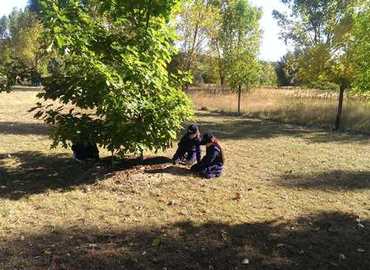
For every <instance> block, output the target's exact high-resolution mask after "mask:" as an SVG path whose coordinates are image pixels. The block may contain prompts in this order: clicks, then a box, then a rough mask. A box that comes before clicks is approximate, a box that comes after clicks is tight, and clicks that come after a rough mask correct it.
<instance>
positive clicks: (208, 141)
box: [201, 132, 216, 146]
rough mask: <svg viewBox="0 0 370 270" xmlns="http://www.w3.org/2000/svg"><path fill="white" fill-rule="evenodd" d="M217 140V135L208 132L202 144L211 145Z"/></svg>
mask: <svg viewBox="0 0 370 270" xmlns="http://www.w3.org/2000/svg"><path fill="white" fill-rule="evenodd" d="M215 140H216V138H215V136H213V134H212V133H209V132H207V133H205V134H204V135H203V137H202V141H201V144H203V145H206V146H209V145H211V144H212V143H214V142H215Z"/></svg>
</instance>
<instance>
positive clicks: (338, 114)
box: [334, 84, 345, 130]
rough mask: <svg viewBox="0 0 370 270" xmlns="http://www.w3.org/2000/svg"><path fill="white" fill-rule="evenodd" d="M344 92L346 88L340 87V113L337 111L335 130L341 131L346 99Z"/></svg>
mask: <svg viewBox="0 0 370 270" xmlns="http://www.w3.org/2000/svg"><path fill="white" fill-rule="evenodd" d="M344 90H345V86H344V85H342V84H341V85H340V90H339V91H340V92H339V99H338V111H337V118H336V120H335V127H334V130H339V128H340V124H341V119H342V111H343V97H344Z"/></svg>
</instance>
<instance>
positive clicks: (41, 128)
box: [0, 122, 49, 135]
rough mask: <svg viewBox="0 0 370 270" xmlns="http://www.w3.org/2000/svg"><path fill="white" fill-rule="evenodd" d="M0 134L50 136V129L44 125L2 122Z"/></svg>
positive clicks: (0, 123)
mask: <svg viewBox="0 0 370 270" xmlns="http://www.w3.org/2000/svg"><path fill="white" fill-rule="evenodd" d="M0 134H9V135H48V134H49V128H48V126H47V125H45V124H42V123H24V122H0Z"/></svg>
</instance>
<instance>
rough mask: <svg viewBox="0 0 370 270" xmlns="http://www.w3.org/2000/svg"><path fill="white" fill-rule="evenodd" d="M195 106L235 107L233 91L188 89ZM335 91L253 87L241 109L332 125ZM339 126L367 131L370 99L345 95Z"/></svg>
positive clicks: (283, 119)
mask: <svg viewBox="0 0 370 270" xmlns="http://www.w3.org/2000/svg"><path fill="white" fill-rule="evenodd" d="M189 93H190V95H191V97H192V99H193V102H194V104H195V106H196V108H197V109H201V108H207V109H209V110H217V111H224V112H235V111H236V110H237V96H236V94H233V93H230V92H227V93H220V92H216V94H215V91H213V90H207V91H202V90H201V89H196V90H193V91H190V92H189ZM337 99H338V95H337V93H336V92H326V91H320V90H304V89H291V90H286V89H255V90H252V91H250V92H249V93H243V96H242V112H244V113H245V114H247V115H248V116H251V117H258V118H262V119H271V120H277V121H280V122H284V123H295V124H300V125H305V126H316V127H317V126H319V127H325V128H330V127H333V125H334V122H335V117H336V112H337V105H338V101H337ZM342 129H344V130H353V131H359V132H364V133H370V101H368V100H367V101H366V100H361V99H359V98H355V97H346V98H345V101H344V108H343V122H342Z"/></svg>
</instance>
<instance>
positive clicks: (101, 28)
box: [34, 0, 192, 154]
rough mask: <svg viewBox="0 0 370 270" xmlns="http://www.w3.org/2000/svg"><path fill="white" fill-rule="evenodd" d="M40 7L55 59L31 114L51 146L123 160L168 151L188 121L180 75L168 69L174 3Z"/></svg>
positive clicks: (45, 3)
mask: <svg viewBox="0 0 370 270" xmlns="http://www.w3.org/2000/svg"><path fill="white" fill-rule="evenodd" d="M39 2H40V5H41V14H42V16H41V17H42V20H43V24H44V26H45V28H46V29H48V32H47V37H48V43H49V50H52V48H56V49H57V50H58V55H59V58H61V59H62V61H61V62H60V63H59V64H58V65H57V66H58V68H53V69H51V72H52V73H51V74H50V76H49V77H47V78H46V79H45V80H44V86H45V88H44V91H43V92H42V93H41V94H40V95H39V97H40V98H42V99H43V100H44V102H43V103H39V104H38V105H37V107H35V108H34V110H36V111H37V112H36V116H37V117H39V118H42V119H44V120H45V121H46V122H47V123H48V124H50V125H51V126H52V138H53V140H54V145H57V144H59V143H61V144H62V145H64V146H67V145H68V144H69V143H70V142H78V141H89V142H92V143H97V144H99V145H101V146H102V147H106V148H107V149H109V150H110V151H112V152H120V153H122V154H127V153H142V152H143V151H144V150H147V149H149V150H159V149H164V148H166V147H168V146H169V145H170V143H171V140H173V139H175V138H176V132H177V130H178V129H179V128H180V127H181V125H182V124H183V122H184V121H185V120H187V119H189V117H190V116H191V115H192V112H191V105H190V101H189V99H188V98H187V97H186V95H185V94H184V93H183V92H182V91H181V90H179V89H180V86H181V83H182V78H181V76H178V75H176V74H170V73H169V72H168V70H167V66H168V63H169V62H170V60H171V57H172V55H173V54H174V53H175V49H174V46H173V39H174V34H173V33H172V31H171V29H170V27H169V26H168V20H169V16H170V13H171V10H172V8H173V7H174V6H175V4H176V3H175V2H176V1H165V0H156V1H146V0H141V1H138V0H131V1H119V2H117V1H113V0H106V1H95V2H94V1H79V0H71V1H61V0H60V1H57V0H54V1H49V0H40V1H39Z"/></svg>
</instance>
